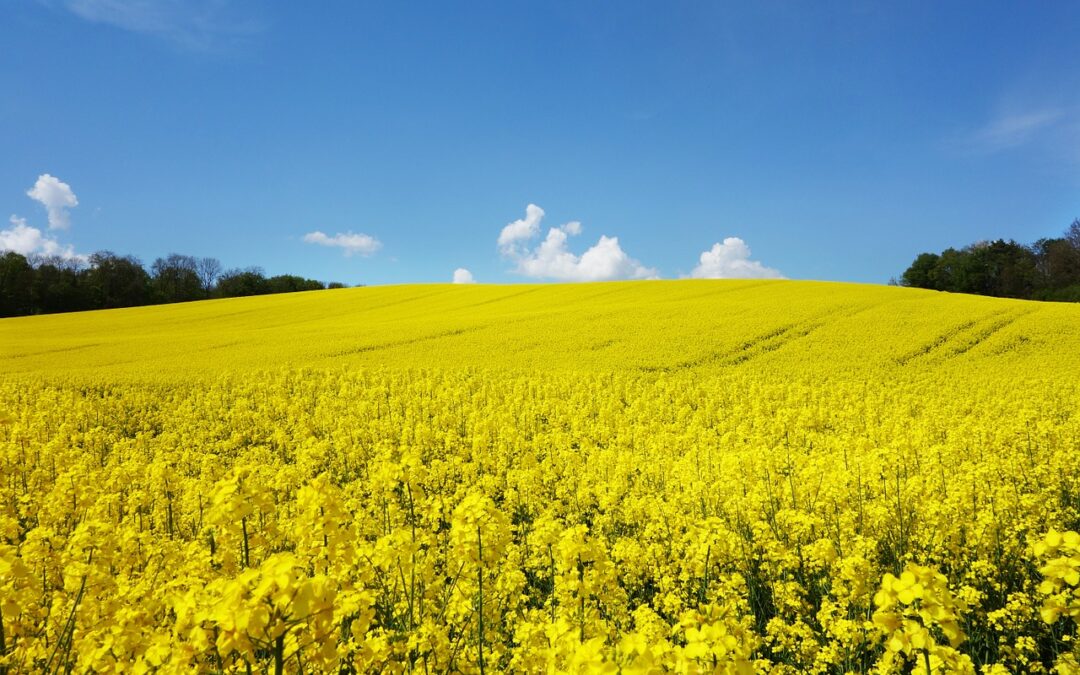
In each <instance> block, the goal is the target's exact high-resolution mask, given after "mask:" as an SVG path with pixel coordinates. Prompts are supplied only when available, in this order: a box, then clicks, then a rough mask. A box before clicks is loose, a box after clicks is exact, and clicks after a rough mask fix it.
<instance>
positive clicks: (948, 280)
mask: <svg viewBox="0 0 1080 675" xmlns="http://www.w3.org/2000/svg"><path fill="white" fill-rule="evenodd" d="M900 283H901V285H904V286H912V287H915V288H930V289H933V290H937V291H950V292H953V293H975V294H978V295H993V296H996V297H999V298H1024V299H1028V300H1056V301H1061V302H1080V219H1077V220H1074V221H1073V223H1072V225H1070V226H1069V228H1068V229H1067V230H1065V233H1064V234H1063V235H1062V236H1061V237H1059V238H1057V239H1040V240H1038V241H1037V242H1035V243H1034V244H1031V245H1030V246H1024V245H1023V244H1018V243H1016V242H1015V241H1012V240H1010V241H1004V240H1002V239H998V240H996V241H991V242H979V243H976V244H972V245H970V246H966V247H964V248H962V249H959V250H957V249H955V248H947V249H945V250H944V251H942V252H941V253H922V254H920V255H919V256H918V257H917V258H915V262H913V263H911V267H909V268H907V271H905V272H904V275H903V276H902V277H901V279H900Z"/></svg>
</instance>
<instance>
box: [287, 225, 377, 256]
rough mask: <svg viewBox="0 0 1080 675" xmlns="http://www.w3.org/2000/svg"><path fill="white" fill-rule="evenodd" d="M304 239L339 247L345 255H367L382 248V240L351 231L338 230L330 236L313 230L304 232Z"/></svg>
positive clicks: (322, 244) (308, 241)
mask: <svg viewBox="0 0 1080 675" xmlns="http://www.w3.org/2000/svg"><path fill="white" fill-rule="evenodd" d="M304 241H306V242H307V243H309V244H318V245H319V246H332V247H336V248H340V249H342V250H343V251H344V252H345V255H346V256H351V255H353V254H360V255H362V256H369V255H371V254H373V253H375V251H378V250H379V249H380V248H382V242H380V241H379V240H378V239H376V238H375V237H372V236H370V235H367V234H353V233H352V232H344V233H342V232H339V233H337V234H335V235H334V236H332V237H331V236H329V235H327V234H325V233H323V232H320V231H318V230H315V231H314V232H308V233H307V234H305V235H304Z"/></svg>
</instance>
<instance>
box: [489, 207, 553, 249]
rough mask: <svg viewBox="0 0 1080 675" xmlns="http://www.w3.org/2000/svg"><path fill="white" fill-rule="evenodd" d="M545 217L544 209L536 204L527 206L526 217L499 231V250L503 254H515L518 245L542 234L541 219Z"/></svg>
mask: <svg viewBox="0 0 1080 675" xmlns="http://www.w3.org/2000/svg"><path fill="white" fill-rule="evenodd" d="M543 219H544V209H542V208H540V207H539V206H537V205H536V204H529V205H528V206H526V207H525V217H524V218H522V219H520V220H515V221H514V222H512V223H508V224H507V225H506V227H504V228H503V229H502V232H500V233H499V250H500V251H502V253H503V255H514V254H515V253H516V252H517V250H518V245H519V244H520V243H522V242H526V241H528V240H530V239H532V238H533V237H535V236H536V235H538V234H540V221H541V220H543Z"/></svg>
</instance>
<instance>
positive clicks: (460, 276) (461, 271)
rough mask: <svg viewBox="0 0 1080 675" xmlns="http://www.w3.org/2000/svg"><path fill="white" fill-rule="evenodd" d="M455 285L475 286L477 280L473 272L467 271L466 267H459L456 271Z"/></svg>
mask: <svg viewBox="0 0 1080 675" xmlns="http://www.w3.org/2000/svg"><path fill="white" fill-rule="evenodd" d="M454 283H455V284H475V283H476V278H475V277H473V275H472V272H470V271H469V270H467V269H465V268H464V267H459V268H457V269H456V270H454Z"/></svg>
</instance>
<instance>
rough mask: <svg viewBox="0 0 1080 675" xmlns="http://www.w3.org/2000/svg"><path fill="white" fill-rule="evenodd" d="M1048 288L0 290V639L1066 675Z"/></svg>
mask: <svg viewBox="0 0 1080 675" xmlns="http://www.w3.org/2000/svg"><path fill="white" fill-rule="evenodd" d="M1078 459H1080V306H1075V305H1055V304H1040V303H1033V302H1022V301H1010V300H997V299H990V298H981V297H970V296H956V295H947V294H940V293H934V292H929V291H918V290H911V289H901V288H889V287H876V286H859V285H852V284H830V283H810V282H788V281H666V282H631V283H603V284H583V285H516V286H450V285H430V286H401V287H385V288H360V289H347V290H337V291H322V292H315V293H299V294H290V295H279V296H266V297H259V298H247V299H229V300H216V301H207V302H200V303H191V304H183V305H172V306H158V307H143V308H136V309H124V310H112V311H103V312H92V313H85V314H72V315H56V316H43V317H27V318H16V319H4V320H2V321H0V673H13V672H41V671H45V672H77V673H85V672H110V671H124V672H129V671H134V672H148V671H154V672H192V671H196V672H230V673H237V672H239V673H245V672H290V673H299V672H305V673H320V672H346V673H369V672H381V673H405V672H410V673H424V674H434V673H456V672H464V673H477V672H480V673H494V672H504V671H508V672H526V673H529V672H544V673H562V672H582V673H584V672H602V673H620V672H621V673H653V672H669V671H671V672H680V673H703V672H717V673H752V672H767V673H801V672H810V673H849V672H855V673H859V672H876V673H908V672H914V673H928V672H929V673H946V672H961V673H976V672H977V673H1014V672H1030V673H1040V672H1057V673H1063V674H1069V673H1080V663H1078V659H1080V647H1078V643H1077V621H1078V620H1080V535H1078V534H1077V533H1076V531H1077V530H1080V463H1078Z"/></svg>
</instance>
